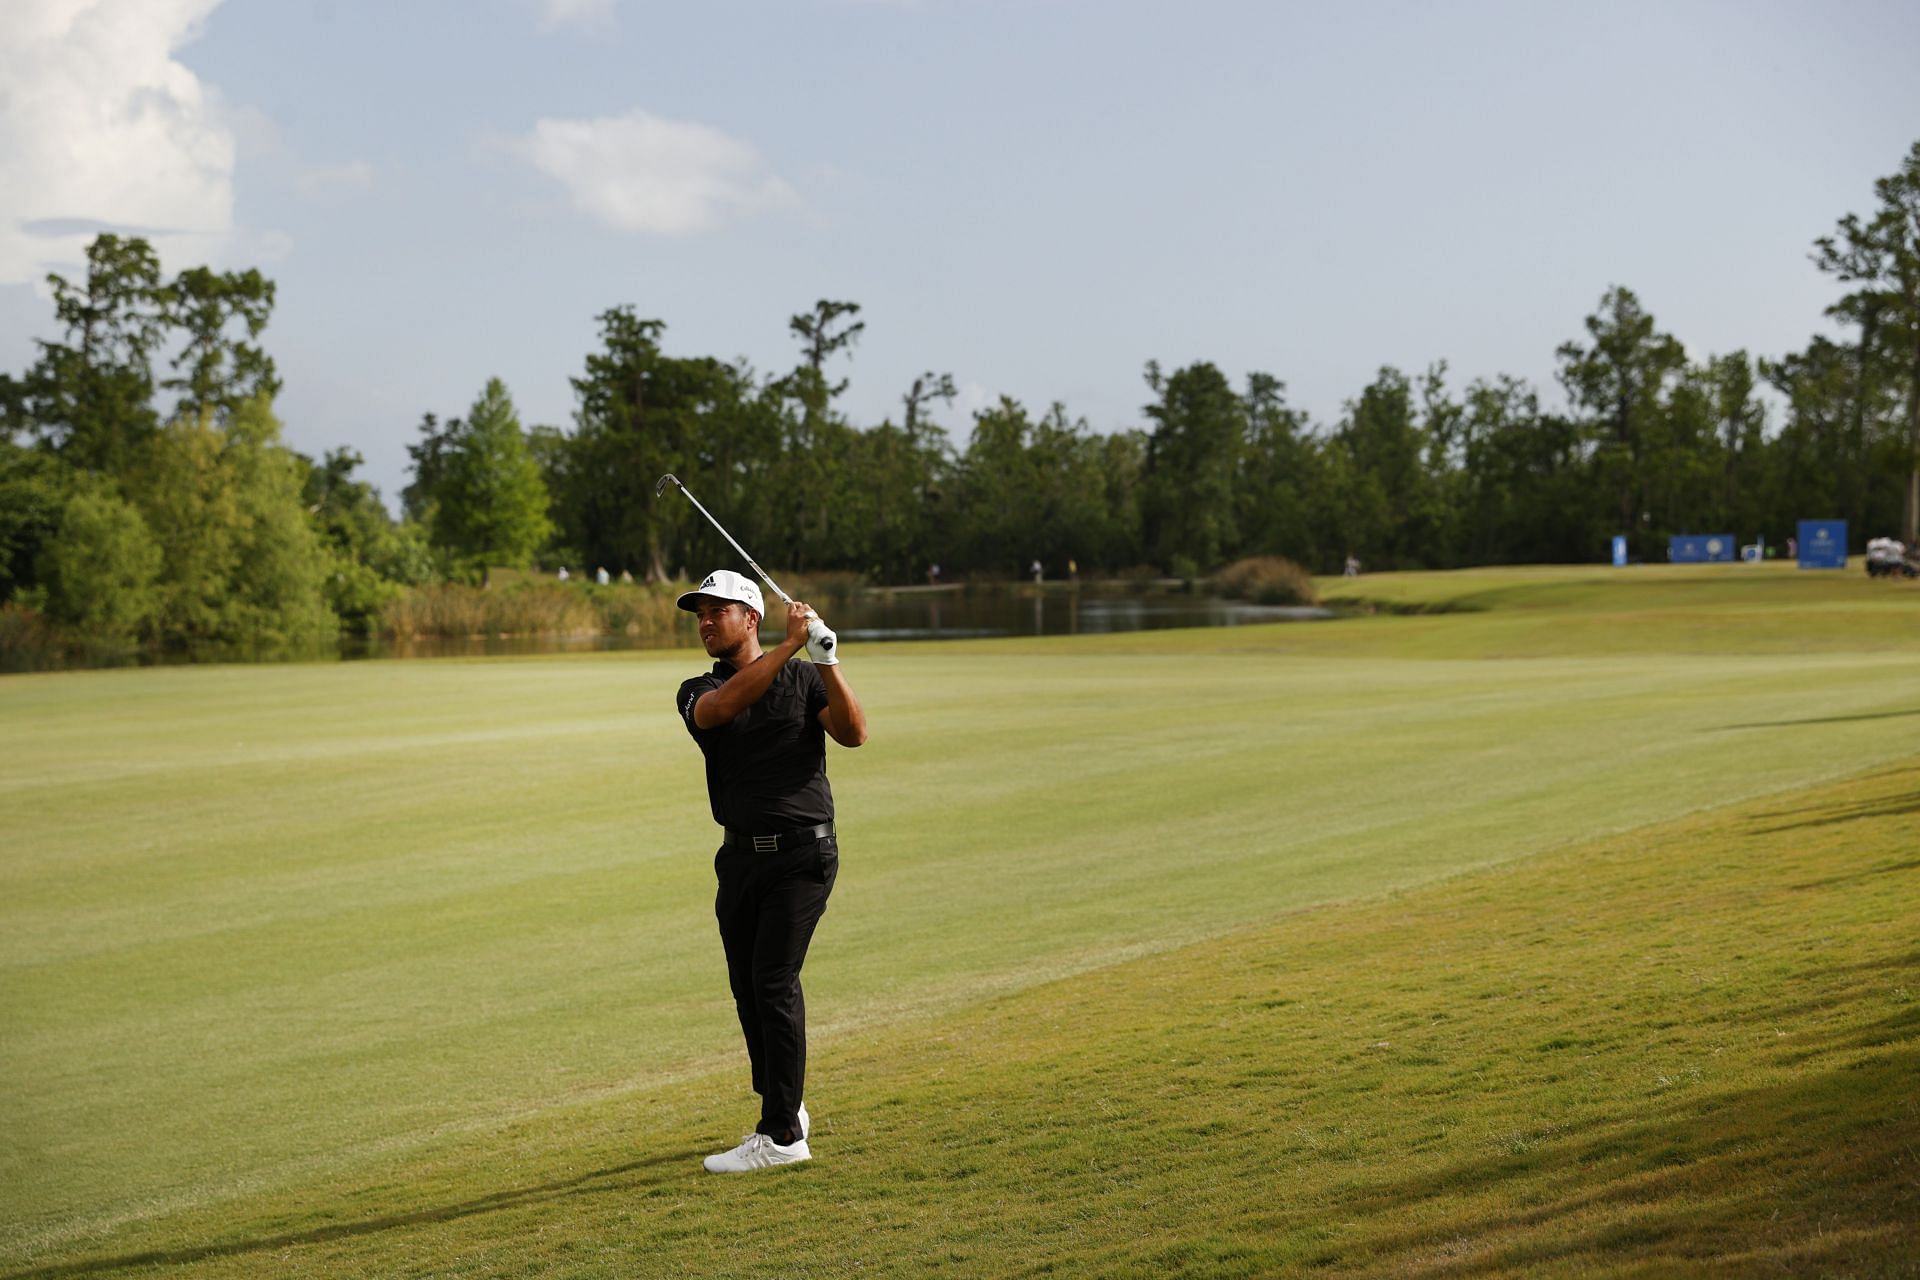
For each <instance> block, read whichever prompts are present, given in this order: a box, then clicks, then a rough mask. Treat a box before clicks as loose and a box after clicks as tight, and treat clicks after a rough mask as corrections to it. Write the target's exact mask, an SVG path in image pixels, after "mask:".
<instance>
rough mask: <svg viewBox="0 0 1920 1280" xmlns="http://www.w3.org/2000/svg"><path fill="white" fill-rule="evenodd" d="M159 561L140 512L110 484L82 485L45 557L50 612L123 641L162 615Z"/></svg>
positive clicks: (43, 553) (105, 637)
mask: <svg viewBox="0 0 1920 1280" xmlns="http://www.w3.org/2000/svg"><path fill="white" fill-rule="evenodd" d="M160 563H161V561H160V547H159V544H158V543H156V542H155V541H154V538H153V534H152V533H151V532H150V531H149V530H148V529H147V522H146V521H145V520H142V519H141V518H140V513H139V512H138V511H136V510H134V508H133V507H132V506H130V505H128V504H127V503H126V502H125V501H123V500H122V499H121V498H120V496H119V495H118V494H116V493H114V492H113V491H112V490H110V489H108V488H106V487H105V486H104V485H98V486H96V485H83V486H81V487H80V488H78V489H77V491H76V492H75V493H74V495H73V497H72V498H70V499H69V500H68V501H67V508H66V511H65V512H64V513H63V514H62V515H61V517H60V524H59V527H58V529H57V530H56V531H55V533H54V536H53V540H52V541H51V542H49V543H48V544H47V545H46V546H45V547H44V548H43V549H42V550H41V552H40V576H41V578H42V580H43V581H44V582H45V583H46V586H47V611H48V612H49V613H51V614H52V615H53V616H54V617H55V618H57V619H59V620H60V621H62V622H67V623H71V624H73V625H74V626H76V627H78V628H80V629H81V630H82V631H84V632H87V633H89V634H91V635H94V636H97V637H99V638H101V639H103V640H117V639H124V638H126V637H128V636H131V635H133V634H135V633H136V632H138V631H140V630H141V629H142V628H143V627H144V626H145V625H146V623H147V621H148V619H150V618H151V617H152V616H153V615H154V614H155V613H156V612H157V611H158V610H159V607H160V595H159V591H158V590H157V589H156V585H155V584H156V583H157V581H158V579H159V577H160Z"/></svg>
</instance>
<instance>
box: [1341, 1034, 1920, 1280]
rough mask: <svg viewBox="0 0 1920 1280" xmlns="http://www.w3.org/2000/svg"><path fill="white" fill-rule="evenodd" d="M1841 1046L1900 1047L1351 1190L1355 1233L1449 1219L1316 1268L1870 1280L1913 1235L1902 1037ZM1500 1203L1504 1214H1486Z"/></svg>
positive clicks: (1909, 1077) (1913, 1119)
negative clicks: (1750, 1273)
mask: <svg viewBox="0 0 1920 1280" xmlns="http://www.w3.org/2000/svg"><path fill="white" fill-rule="evenodd" d="M1856 1030H1857V1031H1858V1032H1859V1034H1857V1035H1853V1036H1850V1037H1847V1039H1846V1040H1845V1041H1843V1042H1842V1043H1846V1044H1848V1047H1864V1046H1873V1047H1876V1048H1884V1047H1885V1046H1886V1044H1887V1043H1888V1041H1890V1040H1891V1041H1894V1042H1896V1043H1898V1042H1901V1041H1904V1042H1905V1043H1900V1044H1899V1047H1897V1048H1896V1049H1894V1051H1892V1052H1882V1053H1878V1054H1875V1055H1874V1056H1871V1057H1867V1058H1864V1059H1860V1060H1857V1061H1854V1062H1851V1063H1848V1064H1847V1065H1845V1066H1841V1067H1838V1068H1835V1069H1832V1070H1829V1071H1826V1072H1823V1073H1821V1074H1818V1075H1812V1076H1806V1077H1802V1078H1799V1079H1796V1080H1794V1081H1792V1082H1790V1083H1786V1084H1781V1085H1776V1086H1770V1087H1766V1088H1760V1089H1751V1090H1742V1091H1729V1092H1724V1093H1719V1094H1712V1095H1706V1096H1698V1097H1693V1098H1689V1099H1686V1100H1684V1101H1682V1102H1680V1103H1679V1104H1678V1105H1675V1104H1672V1103H1668V1102H1666V1101H1665V1100H1663V1099H1659V1098H1654V1099H1651V1100H1650V1101H1649V1104H1648V1105H1649V1107H1650V1108H1651V1107H1660V1108H1663V1110H1664V1114H1662V1115H1661V1116H1660V1118H1659V1119H1657V1120H1649V1121H1647V1122H1645V1123H1641V1124H1620V1125H1609V1126H1606V1127H1605V1129H1604V1130H1602V1131H1595V1130H1593V1129H1585V1130H1583V1131H1581V1132H1580V1133H1579V1136H1577V1137H1569V1136H1568V1135H1567V1134H1565V1133H1561V1134H1558V1135H1554V1136H1549V1137H1547V1138H1544V1139H1542V1140H1541V1142H1540V1143H1539V1146H1538V1148H1537V1149H1536V1150H1535V1151H1533V1152H1530V1153H1527V1154H1524V1155H1503V1156H1498V1157H1490V1158H1486V1159H1482V1160H1477V1161H1473V1162H1470V1163H1465V1164H1453V1165H1449V1166H1446V1167H1444V1168H1437V1169H1433V1170H1431V1171H1429V1172H1424V1173H1422V1174H1420V1175H1419V1176H1417V1177H1412V1178H1407V1179H1403V1180H1400V1181H1397V1182H1392V1183H1388V1184H1386V1185H1384V1186H1381V1187H1378V1188H1376V1189H1373V1190H1371V1191H1362V1192H1360V1193H1359V1194H1358V1195H1357V1196H1356V1198H1355V1199H1354V1200H1352V1201H1350V1202H1349V1203H1348V1204H1347V1205H1346V1206H1344V1212H1347V1213H1349V1214H1351V1215H1352V1216H1353V1217H1354V1218H1356V1219H1358V1220H1361V1221H1365V1220H1369V1219H1372V1220H1377V1221H1381V1222H1391V1221H1395V1220H1396V1219H1398V1220H1401V1221H1404V1220H1405V1218H1406V1216H1407V1214H1408V1211H1409V1210H1411V1209H1412V1208H1413V1207H1415V1206H1420V1205H1440V1204H1445V1203H1446V1202H1448V1201H1453V1202H1455V1203H1457V1204H1458V1209H1457V1211H1456V1212H1455V1213H1453V1214H1449V1215H1447V1216H1446V1217H1445V1218H1444V1219H1443V1220H1440V1221H1436V1222H1433V1223H1431V1224H1428V1225H1422V1226H1419V1227H1414V1228H1409V1229H1404V1230H1399V1231H1391V1232H1388V1233H1384V1234H1382V1235H1380V1236H1375V1237H1372V1238H1371V1239H1368V1238H1365V1237H1362V1238H1360V1239H1355V1240H1352V1241H1351V1242H1350V1243H1349V1248H1352V1246H1358V1247H1359V1250H1360V1251H1363V1252H1362V1253H1361V1254H1360V1256H1355V1252H1349V1251H1348V1250H1335V1251H1333V1252H1330V1253H1329V1254H1328V1255H1327V1256H1325V1257H1323V1258H1320V1259H1317V1260H1316V1261H1317V1262H1319V1263H1321V1264H1323V1265H1330V1266H1333V1267H1335V1268H1336V1269H1337V1268H1340V1267H1348V1266H1353V1265H1356V1264H1358V1265H1362V1266H1365V1267H1375V1266H1378V1267H1382V1268H1384V1269H1388V1270H1392V1269H1397V1268H1400V1267H1403V1266H1405V1267H1408V1268H1410V1269H1418V1270H1420V1271H1421V1273H1422V1274H1427V1275H1466V1274H1475V1273H1482V1272H1485V1271H1487V1270H1490V1269H1491V1270H1498V1269H1502V1268H1517V1269H1522V1270H1525V1269H1530V1268H1533V1267H1538V1266H1543V1265H1544V1266H1547V1267H1549V1268H1553V1267H1566V1266H1568V1265H1572V1266H1579V1265H1582V1264H1586V1263H1595V1262H1603V1263H1604V1264H1605V1265H1606V1266H1608V1267H1616V1268H1621V1269H1630V1268H1631V1267H1632V1266H1635V1265H1638V1266H1652V1267H1656V1268H1658V1267H1680V1268H1683V1269H1684V1268H1688V1267H1695V1266H1699V1267H1705V1266H1707V1265H1709V1264H1716V1265H1719V1266H1721V1267H1724V1266H1725V1265H1727V1264H1728V1262H1729V1260H1731V1259H1742V1258H1744V1259H1750V1260H1751V1265H1752V1266H1753V1268H1754V1269H1756V1270H1758V1269H1774V1270H1777V1269H1780V1268H1781V1267H1785V1268H1787V1269H1789V1270H1794V1271H1805V1270H1808V1269H1812V1270H1820V1269H1822V1267H1823V1266H1836V1265H1839V1266H1846V1265H1857V1264H1860V1263H1863V1262H1864V1263H1865V1264H1866V1265H1867V1266H1868V1268H1869V1269H1877V1268H1879V1267H1882V1266H1884V1265H1885V1264H1886V1263H1888V1262H1890V1261H1893V1260H1896V1259H1900V1258H1903V1257H1910V1256H1911V1255H1910V1254H1908V1253H1906V1252H1905V1250H1907V1249H1910V1248H1911V1247H1912V1246H1913V1244H1914V1241H1915V1236H1916V1228H1915V1224H1916V1222H1920V1154H1916V1148H1917V1147H1920V1109H1916V1105H1915V1100H1914V1092H1913V1081H1914V1080H1915V1079H1916V1074H1917V1073H1920V1048H1916V1047H1915V1046H1914V1045H1913V1043H1912V1038H1913V1036H1914V1034H1915V1021H1914V1019H1912V1018H1910V1017H1907V1016H1905V1015H1896V1016H1895V1017H1894V1018H1892V1019H1887V1020H1884V1021H1883V1022H1882V1023H1878V1024H1875V1025H1874V1026H1873V1027H1868V1028H1857V1029H1856ZM1849 1042H1850V1043H1849ZM1509 1188H1511V1189H1512V1193H1515V1194H1514V1201H1515V1202H1514V1203H1510V1204H1506V1205H1503V1204H1501V1203H1500V1200H1501V1199H1502V1198H1503V1197H1505V1196H1506V1195H1508V1194H1510V1193H1509ZM1543 1192H1544V1193H1545V1194H1542V1193H1543ZM1523 1197H1524V1198H1523ZM1462 1202H1464V1203H1462ZM1463 1244H1464V1245H1467V1246H1468V1247H1467V1248H1465V1249H1462V1248H1461V1246H1462V1245H1463ZM1449 1255H1451V1256H1449ZM1416 1259H1417V1260H1418V1262H1419V1264H1421V1265H1419V1266H1418V1267H1417V1268H1415V1267H1414V1265H1413V1264H1414V1262H1415V1260H1416ZM1742 1265H1748V1264H1746V1263H1743V1264H1742Z"/></svg>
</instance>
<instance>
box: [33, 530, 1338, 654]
mask: <svg viewBox="0 0 1920 1280" xmlns="http://www.w3.org/2000/svg"><path fill="white" fill-rule="evenodd" d="M776 581H778V582H780V583H781V584H782V585H783V586H785V587H786V589H787V590H788V591H789V593H790V594H792V595H793V596H794V597H795V598H796V599H806V600H811V601H816V602H819V603H821V604H823V605H826V606H828V607H829V608H830V607H831V605H832V604H834V603H836V602H837V603H842V604H844V603H845V602H847V601H850V600H852V599H854V598H856V597H861V596H868V597H877V598H889V597H891V596H893V595H896V594H898V595H915V594H923V593H941V594H954V595H961V596H972V595H975V594H991V593H1018V594H1032V593H1034V592H1037V591H1041V592H1079V591H1086V592H1089V593H1100V594H1107V595H1172V594H1182V595H1201V596H1206V595H1212V596H1218V597H1220V598H1223V599H1228V600H1236V601H1245V602H1247V603H1251V604H1263V605H1317V604H1319V603H1320V598H1319V593H1318V592H1317V590H1316V589H1315V587H1314V583H1313V578H1312V576H1311V575H1310V574H1308V573H1307V571H1306V570H1304V569H1302V568H1301V567H1300V566H1299V565H1297V564H1295V563H1293V562H1292V561H1291V560H1287V559H1284V558H1282V557H1279V556H1259V557H1251V558H1248V559H1245V560H1241V561H1237V562H1235V563H1234V564H1231V565H1228V566H1227V567H1226V568H1224V569H1222V570H1221V571H1220V572H1219V573H1217V574H1214V575H1213V576H1211V577H1198V576H1196V577H1189V578H1168V577H1163V576H1161V575H1160V574H1159V572H1158V571H1156V570H1154V569H1151V568H1148V567H1144V566H1143V567H1141V568H1139V569H1137V570H1134V571H1132V572H1130V573H1127V574H1124V575H1121V576H1118V577H1105V578H1097V579H1096V578H1086V579H1080V578H1072V579H1051V580H1042V581H1040V582H1038V583H1036V582H1030V581H1021V580H1017V579H1011V580H1010V579H1005V578H988V577H984V576H970V577H968V578H966V579H964V580H961V581H957V582H942V583H931V584H895V585H876V584H873V583H870V582H869V581H868V580H867V578H866V577H865V576H864V575H862V574H857V573H841V572H829V573H816V574H790V573H782V574H780V575H778V576H777V577H776ZM694 585H695V584H694V582H693V581H692V580H674V581H667V582H658V583H640V582H609V583H600V582H595V581H593V580H592V579H590V578H584V577H582V578H572V579H569V580H567V581H560V580H558V579H557V578H555V577H553V576H550V575H548V574H546V573H542V572H536V571H532V570H516V569H495V570H491V571H489V573H488V574H487V580H486V581H485V582H482V583H460V582H429V583H422V584H420V585H417V586H412V587H406V588H403V589H400V590H398V591H396V592H395V593H394V595H393V596H392V597H391V598H390V599H388V600H387V601H386V603H385V604H384V605H383V606H381V608H380V609H379V611H378V614H377V620H376V616H370V617H369V618H368V625H367V626H365V627H363V628H359V629H357V630H356V629H342V630H341V631H340V632H338V633H336V634H334V635H330V636H326V637H321V638H318V639H315V640H313V641H310V642H307V643H304V644H299V643H296V644H280V645H272V644H264V645H253V646H248V645H195V646H182V645H165V644H159V643H151V642H149V643H140V642H135V641H130V640H127V641H119V642H115V641H112V640H105V639H102V638H100V637H98V636H91V635H88V634H86V633H85V632H84V631H82V630H81V629H78V628H73V627H67V626H63V625H62V624H60V623H59V622H57V621H55V620H53V619H51V618H49V617H47V616H46V615H45V614H44V613H41V612H39V611H36V610H34V609H31V608H27V607H25V606H22V605H20V604H17V603H8V604H5V605H0V673H19V672H33V671H62V670H74V669H83V668H89V667H115V666H132V665H147V664H153V663H161V662H167V663H177V662H185V663H195V662H272V661H303V660H313V659H321V658H327V657H333V656H338V655H339V654H340V653H341V652H342V651H343V648H347V647H351V646H352V645H354V644H357V643H359V644H370V645H374V646H377V647H379V648H380V649H382V650H383V651H389V652H398V653H408V652H410V651H411V650H412V648H413V646H418V645H424V646H427V647H428V648H429V650H430V651H431V653H433V654H435V655H438V654H442V653H452V652H459V650H457V649H447V648H443V647H440V646H443V645H445V644H447V643H449V642H464V641H484V640H529V639H551V640H557V641H558V640H576V641H577V640H589V639H594V638H619V639H623V640H625V641H630V642H639V644H640V646H641V647H647V648H653V647H660V648H670V647H676V646H677V647H687V646H691V645H693V644H694V643H695V632H694V629H693V626H692V623H691V620H690V615H688V614H685V613H683V612H682V611H681V610H680V609H679V608H678V607H677V606H676V605H675V601H676V599H677V598H678V597H679V596H680V594H681V593H682V592H685V591H689V590H691V589H692V588H693V586H694ZM774 603H777V602H774Z"/></svg>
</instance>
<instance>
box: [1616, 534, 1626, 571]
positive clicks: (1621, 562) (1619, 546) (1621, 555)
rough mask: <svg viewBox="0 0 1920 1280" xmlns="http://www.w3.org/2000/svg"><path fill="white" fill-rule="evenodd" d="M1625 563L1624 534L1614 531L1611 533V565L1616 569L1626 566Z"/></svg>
mask: <svg viewBox="0 0 1920 1280" xmlns="http://www.w3.org/2000/svg"><path fill="white" fill-rule="evenodd" d="M1626 563H1627V539H1626V537H1625V536H1624V535H1622V534H1618V533H1616V534H1614V535H1613V567H1614V568H1616V569H1620V568H1624V567H1626Z"/></svg>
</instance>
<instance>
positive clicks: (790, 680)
mask: <svg viewBox="0 0 1920 1280" xmlns="http://www.w3.org/2000/svg"><path fill="white" fill-rule="evenodd" d="M733 673H734V669H733V666H732V665H731V664H730V663H726V662H716V663H714V664H713V670H712V671H709V672H708V673H706V674H705V675H699V676H695V677H693V678H692V679H691V680H688V681H686V682H685V683H683V684H682V685H681V686H680V693H679V695H678V697H677V698H676V699H675V703H676V705H677V706H678V707H679V709H680V719H681V722H682V723H684V724H685V725H686V726H687V732H688V733H690V734H692V735H693V740H694V741H695V742H697V743H699V744H700V750H701V752H702V753H703V754H704V755H705V756H706V757H707V798H708V799H709V800H711V801H712V803H713V820H714V821H715V822H717V823H719V824H720V825H721V826H723V827H725V828H727V829H728V830H729V831H738V832H740V833H741V834H742V835H750V836H763V835H772V834H774V833H776V832H780V831H792V830H794V829H795V828H797V827H813V826H818V825H820V824H821V823H823V822H832V821H833V789H832V788H831V787H829V786H828V785H827V731H826V729H825V728H824V727H822V725H821V724H820V712H821V711H822V710H823V709H824V708H825V707H826V705H827V686H826V682H825V681H823V680H822V679H821V678H820V672H819V671H818V670H817V669H816V668H815V667H814V665H813V664H812V663H811V662H794V661H789V662H786V663H783V664H782V665H781V667H780V672H779V674H778V675H776V676H774V678H773V684H772V685H771V686H769V687H768V689H767V693H766V696H765V697H763V698H761V699H760V701H758V702H756V703H754V704H753V705H752V706H750V707H748V708H747V709H746V710H745V711H742V712H741V713H740V714H739V715H737V716H735V717H734V718H733V721H732V723H730V724H720V725H715V726H714V727H713V728H711V729H702V728H700V727H699V726H697V725H695V724H694V722H693V704H694V703H696V702H698V701H699V700H700V695H701V694H703V693H705V692H706V691H707V690H709V689H718V688H719V687H720V686H721V685H723V684H725V683H726V682H727V680H728V679H729V678H731V677H732V675H733Z"/></svg>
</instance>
